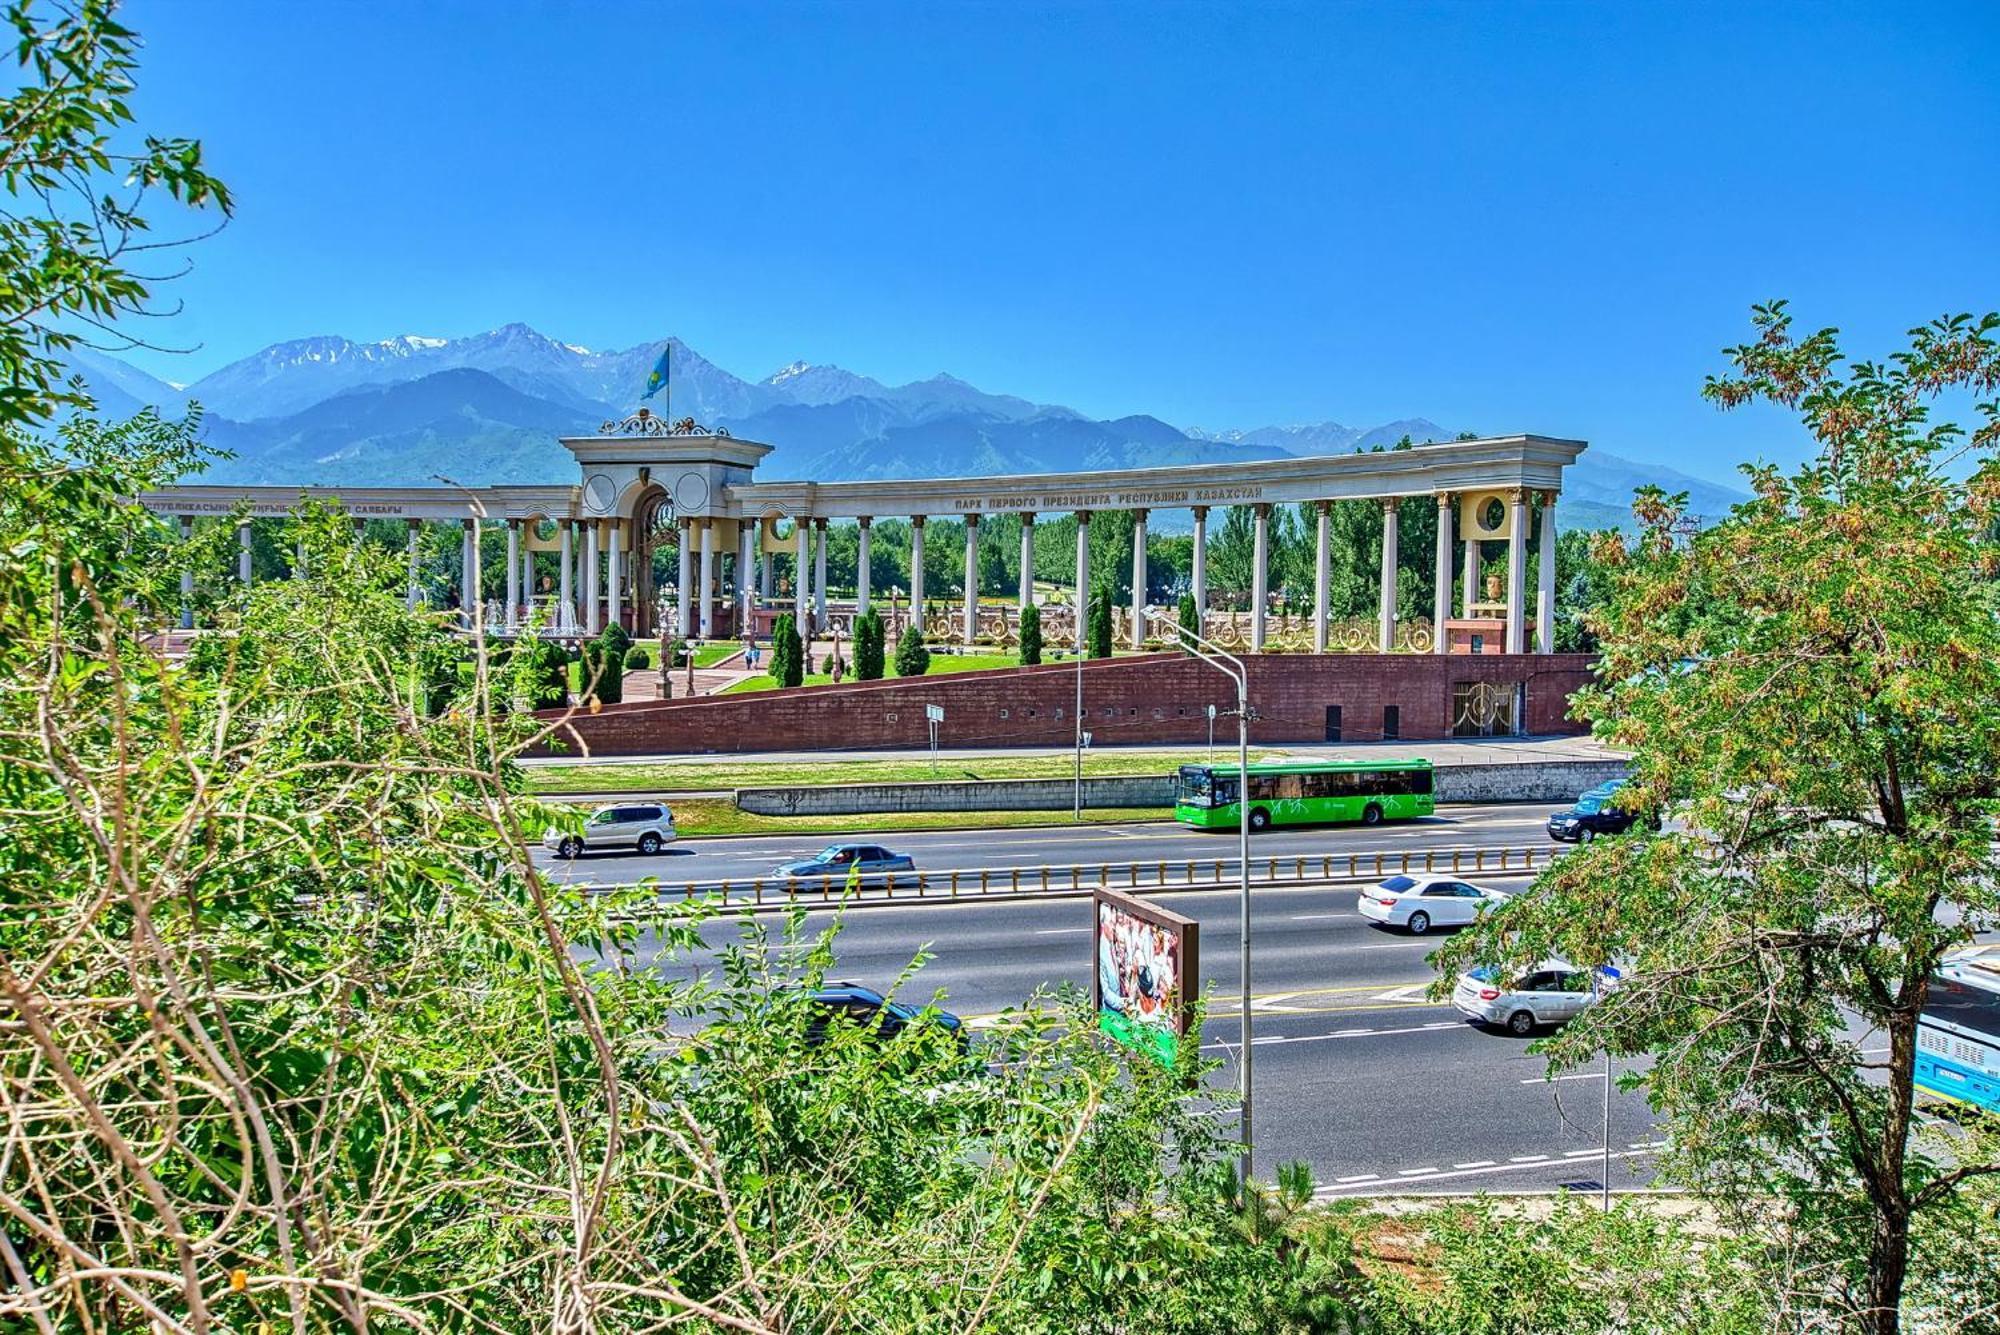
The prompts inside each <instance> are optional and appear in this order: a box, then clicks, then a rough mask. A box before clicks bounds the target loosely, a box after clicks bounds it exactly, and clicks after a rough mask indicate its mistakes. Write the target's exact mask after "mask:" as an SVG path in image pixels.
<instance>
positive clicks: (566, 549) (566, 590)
mask: <svg viewBox="0 0 2000 1335" xmlns="http://www.w3.org/2000/svg"><path fill="white" fill-rule="evenodd" d="M575 530H576V521H575V520H574V519H559V520H557V521H556V540H557V541H558V542H560V543H561V544H562V546H561V550H560V551H559V552H558V553H557V556H558V557H559V558H560V560H559V561H558V562H557V564H558V566H559V567H560V568H559V569H558V570H557V571H556V582H557V584H558V585H559V586H560V587H559V588H557V590H556V598H557V599H558V601H557V603H556V615H555V624H556V625H557V626H559V627H561V628H562V629H563V630H566V631H567V630H574V629H576V627H575V625H574V624H573V623H572V624H569V625H565V624H564V623H565V621H568V620H570V618H572V617H574V616H575V607H576V603H575V602H574V601H573V599H574V598H575V597H576V589H575V587H574V586H573V585H572V584H571V583H570V576H571V574H572V573H574V569H575V566H576V558H575V557H574V555H573V554H572V553H573V552H574V550H575V547H576V544H575V543H574V542H573V541H572V540H571V535H572V534H573V533H574V532H575Z"/></svg>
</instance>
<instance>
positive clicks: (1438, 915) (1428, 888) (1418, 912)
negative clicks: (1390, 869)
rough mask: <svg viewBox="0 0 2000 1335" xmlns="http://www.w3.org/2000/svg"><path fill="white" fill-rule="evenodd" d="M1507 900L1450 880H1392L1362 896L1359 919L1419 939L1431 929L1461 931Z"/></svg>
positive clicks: (1392, 878) (1412, 877) (1487, 891)
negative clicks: (1394, 928) (1442, 928)
mask: <svg viewBox="0 0 2000 1335" xmlns="http://www.w3.org/2000/svg"><path fill="white" fill-rule="evenodd" d="M1507 899H1508V896H1507V895H1505V894H1503V893H1502V892H1500V891H1498V890H1482V889H1480V888H1479V887H1478V886H1476V885H1472V884H1470V883H1468V882H1465V881H1461V880H1459V879H1457V878H1456V877H1453V876H1391V877H1390V878H1389V879H1388V880H1386V881H1384V882H1382V884H1380V885H1377V886H1371V887H1370V888H1368V889H1366V890H1363V891H1362V892H1361V899H1360V903H1359V904H1358V905H1356V907H1357V908H1359V909H1360V910H1361V916H1362V917H1364V918H1367V919H1370V920H1371V921H1374V922H1379V923H1381V924H1382V925H1383V926H1384V927H1401V928H1403V929H1405V930H1406V931H1408V932H1409V933H1410V934H1411V935H1413V936H1422V935H1423V934H1424V933H1425V932H1428V931H1429V930H1430V929H1431V928H1433V927H1463V926H1465V925H1466V924H1467V923H1472V922H1477V921H1478V920H1479V916H1480V915H1481V914H1483V913H1485V912H1486V911H1487V910H1488V909H1490V908H1493V907H1495V906H1496V905H1500V904H1504V903H1506V902H1507Z"/></svg>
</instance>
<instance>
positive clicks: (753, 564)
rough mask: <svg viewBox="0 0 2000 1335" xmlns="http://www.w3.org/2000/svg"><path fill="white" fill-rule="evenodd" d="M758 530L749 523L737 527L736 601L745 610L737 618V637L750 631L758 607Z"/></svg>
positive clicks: (741, 636)
mask: <svg viewBox="0 0 2000 1335" xmlns="http://www.w3.org/2000/svg"><path fill="white" fill-rule="evenodd" d="M756 553H757V531H756V529H754V528H752V527H750V526H749V525H747V524H739V525H738V526H737V529H736V602H737V604H738V605H739V606H740V607H742V609H743V611H742V612H741V614H739V615H738V616H737V618H736V637H737V638H738V639H741V638H743V637H744V636H745V635H748V634H749V633H750V625H751V621H752V619H753V618H752V614H753V613H754V612H755V611H756V608H757V555H756Z"/></svg>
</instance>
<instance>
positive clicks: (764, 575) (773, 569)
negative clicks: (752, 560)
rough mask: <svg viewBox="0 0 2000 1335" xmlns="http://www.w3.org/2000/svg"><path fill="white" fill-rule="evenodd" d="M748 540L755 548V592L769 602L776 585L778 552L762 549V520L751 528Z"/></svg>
mask: <svg viewBox="0 0 2000 1335" xmlns="http://www.w3.org/2000/svg"><path fill="white" fill-rule="evenodd" d="M750 541H751V542H752V543H753V544H755V546H756V548H757V593H758V596H759V597H761V598H763V599H764V601H765V602H769V601H770V600H771V599H772V597H773V596H775V594H774V591H775V590H776V589H777V587H778V554H777V553H776V552H767V551H765V550H764V521H763V520H761V519H759V520H758V521H757V522H756V525H755V526H754V527H753V528H752V530H751V534H750Z"/></svg>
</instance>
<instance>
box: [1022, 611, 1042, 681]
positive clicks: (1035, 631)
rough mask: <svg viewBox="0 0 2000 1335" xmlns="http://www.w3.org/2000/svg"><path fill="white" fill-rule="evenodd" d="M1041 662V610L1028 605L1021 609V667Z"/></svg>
mask: <svg viewBox="0 0 2000 1335" xmlns="http://www.w3.org/2000/svg"><path fill="white" fill-rule="evenodd" d="M1041 661H1042V609H1041V608H1039V607H1037V606H1035V605H1034V604H1033V603H1029V604H1028V605H1027V606H1026V607H1024V608H1022V609H1021V666H1022V667H1033V666H1034V665H1035V664H1037V663H1039V662H1041Z"/></svg>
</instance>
